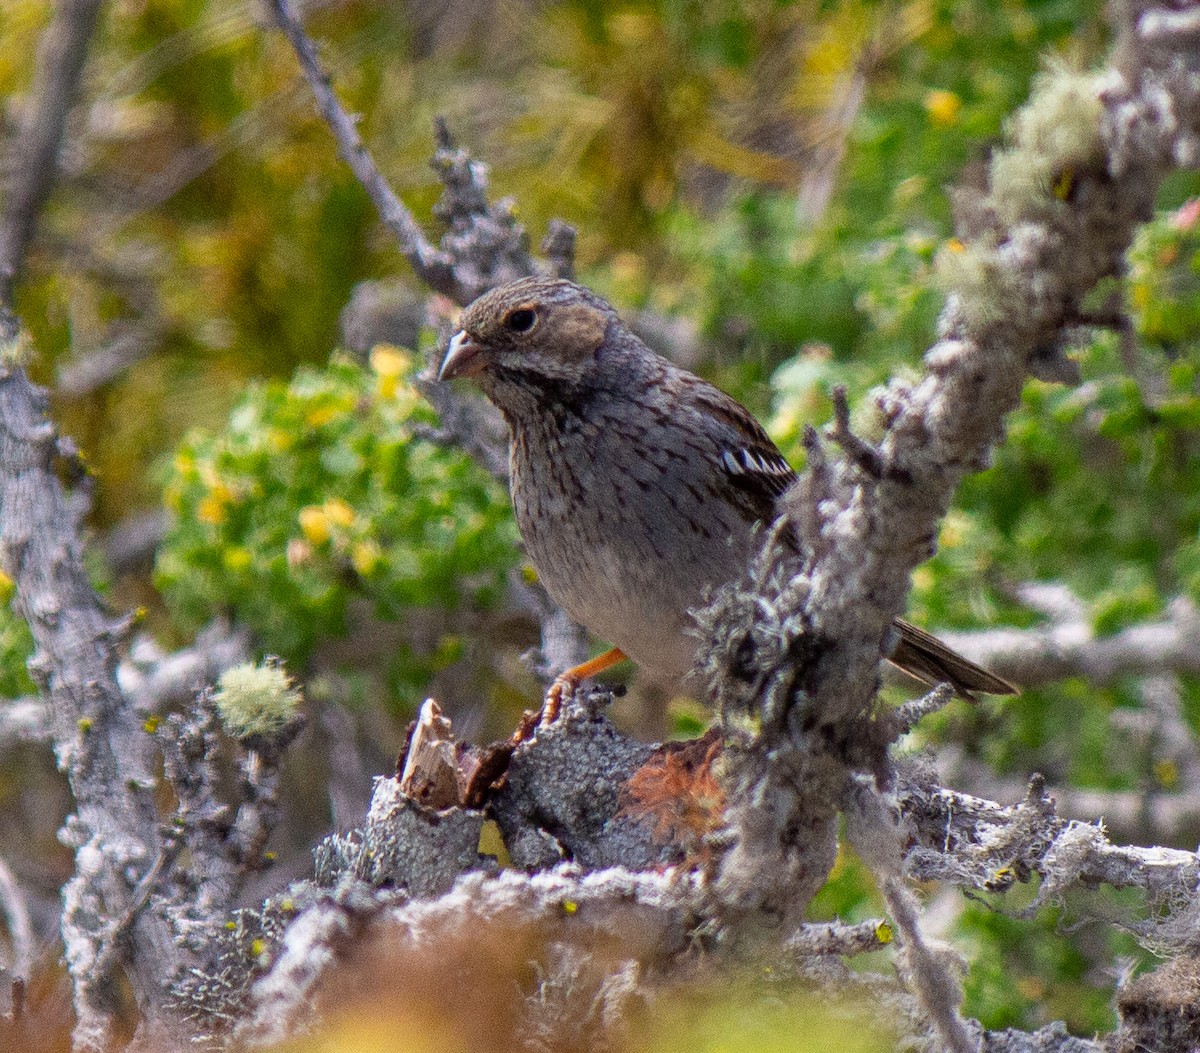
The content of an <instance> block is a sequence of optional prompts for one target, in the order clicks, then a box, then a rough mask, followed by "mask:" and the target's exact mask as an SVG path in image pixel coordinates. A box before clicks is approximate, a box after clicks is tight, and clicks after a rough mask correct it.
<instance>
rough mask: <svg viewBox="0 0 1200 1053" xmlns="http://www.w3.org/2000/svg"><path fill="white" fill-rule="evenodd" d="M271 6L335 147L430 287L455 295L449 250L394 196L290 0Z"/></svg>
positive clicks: (458, 293)
mask: <svg viewBox="0 0 1200 1053" xmlns="http://www.w3.org/2000/svg"><path fill="white" fill-rule="evenodd" d="M269 6H270V10H271V14H272V16H273V17H274V19H275V24H276V25H277V26H278V27H279V28H280V29H281V30H283V33H284V35H285V36H286V37H287V38H288V42H289V43H290V44H291V45H292V50H293V51H295V53H296V58H297V59H299V61H300V69H301V71H302V72H303V73H304V79H305V80H306V81H307V82H308V86H309V88H310V89H311V90H312V93H313V96H314V98H315V99H316V101H317V108H318V109H319V110H320V111H321V116H322V117H324V118H325V123H326V124H328V125H329V128H330V130H331V131H332V132H333V137H334V140H335V141H336V143H337V148H338V153H339V154H340V155H341V158H342V160H343V161H345V162H346V164H347V165H349V166H350V170H351V171H352V172H353V173H354V175H355V177H356V178H357V179H358V181H359V182H360V183H361V184H362V186H363V189H364V190H366V192H367V194H368V195H369V196H370V198H371V201H372V202H373V203H374V205H375V208H376V210H377V211H378V212H379V217H380V219H382V220H383V222H384V223H385V224H386V225H387V227H388V229H389V230H391V231H392V233H393V234H394V235H395V236H396V240H397V241H398V242H399V243H400V249H401V251H402V252H403V253H404V256H405V258H406V259H407V260H408V262H409V263H410V264H412V268H413V270H415V271H416V272H417V274H418V276H419V277H420V278H421V280H422V281H424V282H425V283H426V284H427V285H428V286H429V287H430V288H431V289H435V290H436V291H438V292H440V293H444V294H445V295H446V296H450V297H453V298H455V299H458V298H459V297H460V296H461V290H460V288H459V285H458V282H457V280H456V279H455V275H454V271H453V269H452V267H451V259H450V257H449V255H448V254H447V253H444V252H442V251H441V250H440V249H438V248H436V247H435V246H433V245H432V244H430V242H429V241H428V240H427V239H426V237H425V234H424V232H423V231H422V230H421V227H420V225H419V224H418V223H417V221H416V220H415V219H414V218H413V215H412V213H411V212H409V210H408V209H407V208H406V207H405V206H404V203H403V202H402V201H401V200H400V199H399V198H398V197H397V196H396V194H395V192H394V191H393V190H392V188H391V186H389V185H388V182H387V180H386V179H385V178H384V176H383V173H382V172H380V171H379V167H378V166H377V165H376V164H375V159H374V158H373V157H372V156H371V155H370V154H369V153H368V152H367V150H366V148H365V147H364V146H363V143H362V139H361V138H360V136H359V134H358V129H357V128H356V127H355V122H354V120H353V119H352V118H351V117H350V115H349V114H348V113H346V111H345V110H344V109H342V106H341V104H340V103H339V102H338V101H337V98H336V97H335V96H334V94H333V87H332V86H331V85H330V83H329V77H328V76H327V75H326V73H325V71H324V70H322V69H321V63H320V60H319V59H318V58H317V49H316V47H315V46H314V45H313V42H312V41H311V40H310V39H309V38H308V36H307V35H306V34H305V32H304V28H303V26H301V24H300V20H299V18H297V16H296V13H295V11H293V9H292V5H291V3H290V2H289V0H270V3H269Z"/></svg>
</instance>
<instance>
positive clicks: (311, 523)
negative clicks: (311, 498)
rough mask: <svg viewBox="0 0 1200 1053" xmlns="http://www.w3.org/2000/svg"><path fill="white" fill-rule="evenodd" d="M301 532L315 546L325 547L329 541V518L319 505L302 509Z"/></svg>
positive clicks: (300, 516)
mask: <svg viewBox="0 0 1200 1053" xmlns="http://www.w3.org/2000/svg"><path fill="white" fill-rule="evenodd" d="M298 518H299V520H300V531H301V533H302V534H304V536H305V537H306V538H308V540H309V541H311V542H312V543H313V544H314V545H323V544H325V542H326V541H328V540H329V516H328V514H327V513H326V511H325V509H323V508H321V507H320V506H319V505H308V506H306V507H304V508H302V509H300V515H299V517H298Z"/></svg>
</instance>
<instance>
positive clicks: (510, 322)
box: [504, 307, 537, 333]
mask: <svg viewBox="0 0 1200 1053" xmlns="http://www.w3.org/2000/svg"><path fill="white" fill-rule="evenodd" d="M536 323H537V312H536V311H534V310H532V309H531V308H529V307H518V308H517V309H516V310H515V311H510V312H509V314H508V317H506V318H505V319H504V324H505V326H507V327H508V328H509V329H510V330H512V332H514V333H528V332H529V330H530V329H532V328H533V327H534V325H535V324H536Z"/></svg>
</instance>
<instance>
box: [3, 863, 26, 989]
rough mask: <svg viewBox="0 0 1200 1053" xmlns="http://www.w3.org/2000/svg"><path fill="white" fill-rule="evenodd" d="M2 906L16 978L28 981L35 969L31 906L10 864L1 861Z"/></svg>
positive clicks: (13, 971) (13, 972)
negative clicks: (26, 900) (31, 971)
mask: <svg viewBox="0 0 1200 1053" xmlns="http://www.w3.org/2000/svg"><path fill="white" fill-rule="evenodd" d="M0 906H2V907H3V910H4V917H5V920H6V921H7V923H8V936H9V939H10V940H11V941H12V948H13V961H12V974H13V976H14V977H16V978H18V979H20V980H24V981H28V979H29V973H30V970H31V969H32V967H33V946H34V943H33V922H32V920H30V917H29V906H28V904H27V903H26V902H25V897H24V896H23V895H22V894H21V886H20V884H19V883H18V882H17V878H16V875H14V874H13V872H12V871H11V870H10V869H9V867H8V864H7V863H5V862H4V860H3V859H0Z"/></svg>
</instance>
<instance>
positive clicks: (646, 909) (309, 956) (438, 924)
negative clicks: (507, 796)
mask: <svg viewBox="0 0 1200 1053" xmlns="http://www.w3.org/2000/svg"><path fill="white" fill-rule="evenodd" d="M704 899H705V894H704V890H703V882H702V881H700V880H699V879H698V878H696V877H695V876H693V875H689V874H686V873H680V872H679V871H676V870H667V871H663V872H653V871H650V872H643V873H634V872H631V871H628V870H624V869H620V868H618V869H612V870H600V871H594V872H592V873H590V874H588V873H584V872H583V870H582V869H581V868H580V867H578V866H574V865H570V864H567V865H564V866H561V867H558V868H557V869H555V870H552V871H548V872H545V873H541V874H522V873H519V872H517V871H513V870H506V871H504V872H502V873H501V874H500V875H498V876H496V877H486V876H484V875H481V874H469V875H467V876H465V877H463V878H462V879H460V880H459V881H458V883H457V884H456V885H455V886H454V888H453V889H451V890H450V891H449V892H447V893H446V894H445V895H443V896H440V897H439V898H437V899H434V900H426V901H419V902H412V903H407V904H404V905H402V906H394V907H389V906H388V905H387V903H386V901H380V900H371V899H366V900H364V899H362V898H361V897H355V896H353V895H351V894H343V895H338V894H331V895H327V896H326V897H324V898H323V899H322V900H320V901H319V902H317V903H316V904H315V905H314V906H313V907H311V908H309V909H308V910H307V911H305V912H304V913H303V914H301V915H300V916H299V917H297V918H296V919H295V921H294V922H293V923H292V924H291V925H290V926H289V927H288V930H287V933H286V935H285V936H284V938H283V944H282V948H281V951H280V953H279V954H278V956H277V957H276V959H275V961H274V962H273V963H272V965H271V968H270V970H269V971H268V972H267V973H266V974H265V975H264V976H263V977H262V978H261V979H260V980H259V981H258V982H257V983H256V984H255V985H254V987H253V989H252V991H251V993H250V998H249V1005H248V1014H247V1016H246V1018H245V1021H244V1023H243V1024H242V1025H241V1026H239V1027H238V1028H237V1030H236V1032H235V1039H236V1040H237V1041H240V1042H243V1043H245V1045H246V1046H248V1047H249V1048H261V1047H264V1046H272V1045H275V1044H277V1043H279V1042H281V1041H283V1040H285V1039H287V1038H288V1037H290V1036H292V1035H294V1034H295V1033H296V1032H297V1031H298V1030H299V1029H301V1028H303V1027H304V1026H305V1025H306V1022H307V1021H308V1020H309V1014H310V1012H311V1008H312V1004H313V1001H314V998H315V996H316V994H317V992H318V990H320V988H321V986H322V983H323V982H324V981H326V980H327V974H328V973H329V971H330V970H331V968H332V967H334V966H336V965H337V964H338V962H339V959H342V958H343V957H344V953H345V951H346V950H347V948H348V947H349V946H350V945H352V943H355V942H357V943H359V944H369V942H370V941H367V940H365V939H364V936H363V929H364V927H365V926H366V925H367V924H368V923H369V924H371V925H372V927H373V928H374V931H375V934H376V935H377V936H379V937H380V938H381V939H382V941H383V945H384V946H390V947H393V948H395V949H396V954H397V955H398V956H401V955H408V954H413V953H414V952H415V953H418V954H419V953H421V948H423V947H436V948H439V951H438V952H437V953H438V955H439V957H440V956H441V955H442V954H444V953H446V950H445V949H446V948H447V947H454V946H455V944H457V943H461V942H462V941H466V942H467V943H468V944H469V945H471V946H475V945H478V944H479V943H480V942H482V941H483V940H484V936H483V933H484V932H486V931H489V930H490V931H492V932H494V933H502V932H506V933H522V934H526V935H524V936H523V937H522V939H523V940H525V941H530V940H534V941H536V940H537V936H536V935H534V934H538V933H545V934H546V935H547V937H549V938H553V936H554V934H555V933H558V934H559V935H558V939H559V940H560V941H562V944H563V946H562V947H561V950H560V955H559V960H560V962H561V960H562V957H563V956H565V954H564V952H565V951H566V949H567V947H568V946H569V943H570V942H572V941H573V942H577V943H578V942H580V941H581V942H582V945H583V946H584V947H587V948H590V949H591V953H592V954H593V955H597V956H600V955H603V957H602V959H601V960H602V962H603V966H604V970H605V974H606V976H607V977H611V976H613V975H616V974H618V973H619V971H620V968H621V964H623V963H624V962H626V961H632V962H636V961H638V955H639V951H642V952H648V953H649V954H650V955H653V954H654V953H655V952H656V950H661V948H663V947H665V946H666V945H668V944H669V943H671V942H674V940H675V939H677V937H674V936H672V930H675V931H682V930H681V929H680V926H681V925H683V924H684V922H685V919H686V918H687V916H688V914H689V913H690V912H692V911H693V910H694V909H695V908H696V907H697V905H699V904H701V903H702V902H703V901H704ZM572 919H578V921H573V920H572ZM635 932H636V933H637V938H636V939H631V936H633V934H634V933H635ZM525 945H526V946H528V945H529V943H528V942H526V943H525ZM626 956H628V957H626ZM614 959H615V960H614ZM547 982H548V981H547V978H546V977H544V976H543V978H542V984H543V985H544V984H546V983H547ZM590 986H591V985H587V986H584V985H582V984H581V985H580V987H582V988H583V989H582V990H577V991H576V995H575V997H577V998H584V999H588V998H589V996H591V995H592V994H594V993H595V992H594V991H592V990H589V987H590ZM596 986H597V987H598V986H600V985H599V984H598V983H597V984H596ZM599 996H600V997H603V992H600V994H599ZM618 997H619V996H618ZM613 1008H614V1009H616V1008H619V1007H613ZM608 1019H610V1020H611V1019H615V1017H608Z"/></svg>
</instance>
